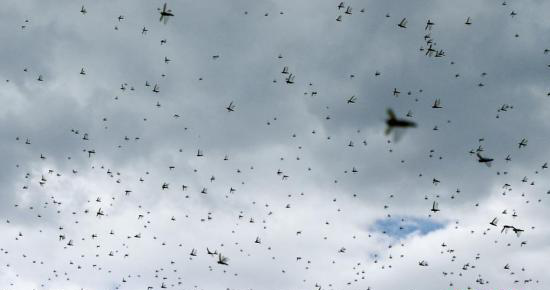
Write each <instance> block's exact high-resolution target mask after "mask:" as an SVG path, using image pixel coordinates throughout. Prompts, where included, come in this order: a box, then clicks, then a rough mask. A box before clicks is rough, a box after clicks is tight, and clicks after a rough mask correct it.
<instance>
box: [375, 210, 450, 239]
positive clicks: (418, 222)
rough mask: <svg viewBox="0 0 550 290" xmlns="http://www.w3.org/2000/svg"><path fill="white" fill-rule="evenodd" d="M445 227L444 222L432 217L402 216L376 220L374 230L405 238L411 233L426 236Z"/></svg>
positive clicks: (393, 236)
mask: <svg viewBox="0 0 550 290" xmlns="http://www.w3.org/2000/svg"><path fill="white" fill-rule="evenodd" d="M444 227H445V224H444V223H440V222H436V221H434V220H431V219H426V218H417V217H407V216H401V217H392V218H385V219H379V220H376V221H375V222H374V225H373V226H372V230H374V231H375V232H380V233H383V234H385V235H387V236H390V237H392V238H396V239H403V238H406V237H408V236H410V235H420V236H424V235H427V234H429V233H431V232H434V231H437V230H440V229H443V228H444Z"/></svg>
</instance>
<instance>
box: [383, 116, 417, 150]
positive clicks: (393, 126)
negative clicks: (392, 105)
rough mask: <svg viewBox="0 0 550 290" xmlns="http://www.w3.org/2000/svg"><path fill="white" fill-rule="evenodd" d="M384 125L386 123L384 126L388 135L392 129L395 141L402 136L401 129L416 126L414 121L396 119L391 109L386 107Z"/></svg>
mask: <svg viewBox="0 0 550 290" xmlns="http://www.w3.org/2000/svg"><path fill="white" fill-rule="evenodd" d="M386 125H388V127H387V128H386V135H389V134H390V133H391V132H392V131H393V132H394V135H393V139H394V141H396V142H397V141H399V140H400V139H401V137H402V136H403V129H406V128H415V127H416V123H415V122H413V121H408V120H405V119H398V118H397V117H396V116H395V113H394V112H393V110H392V109H388V119H387V120H386Z"/></svg>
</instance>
